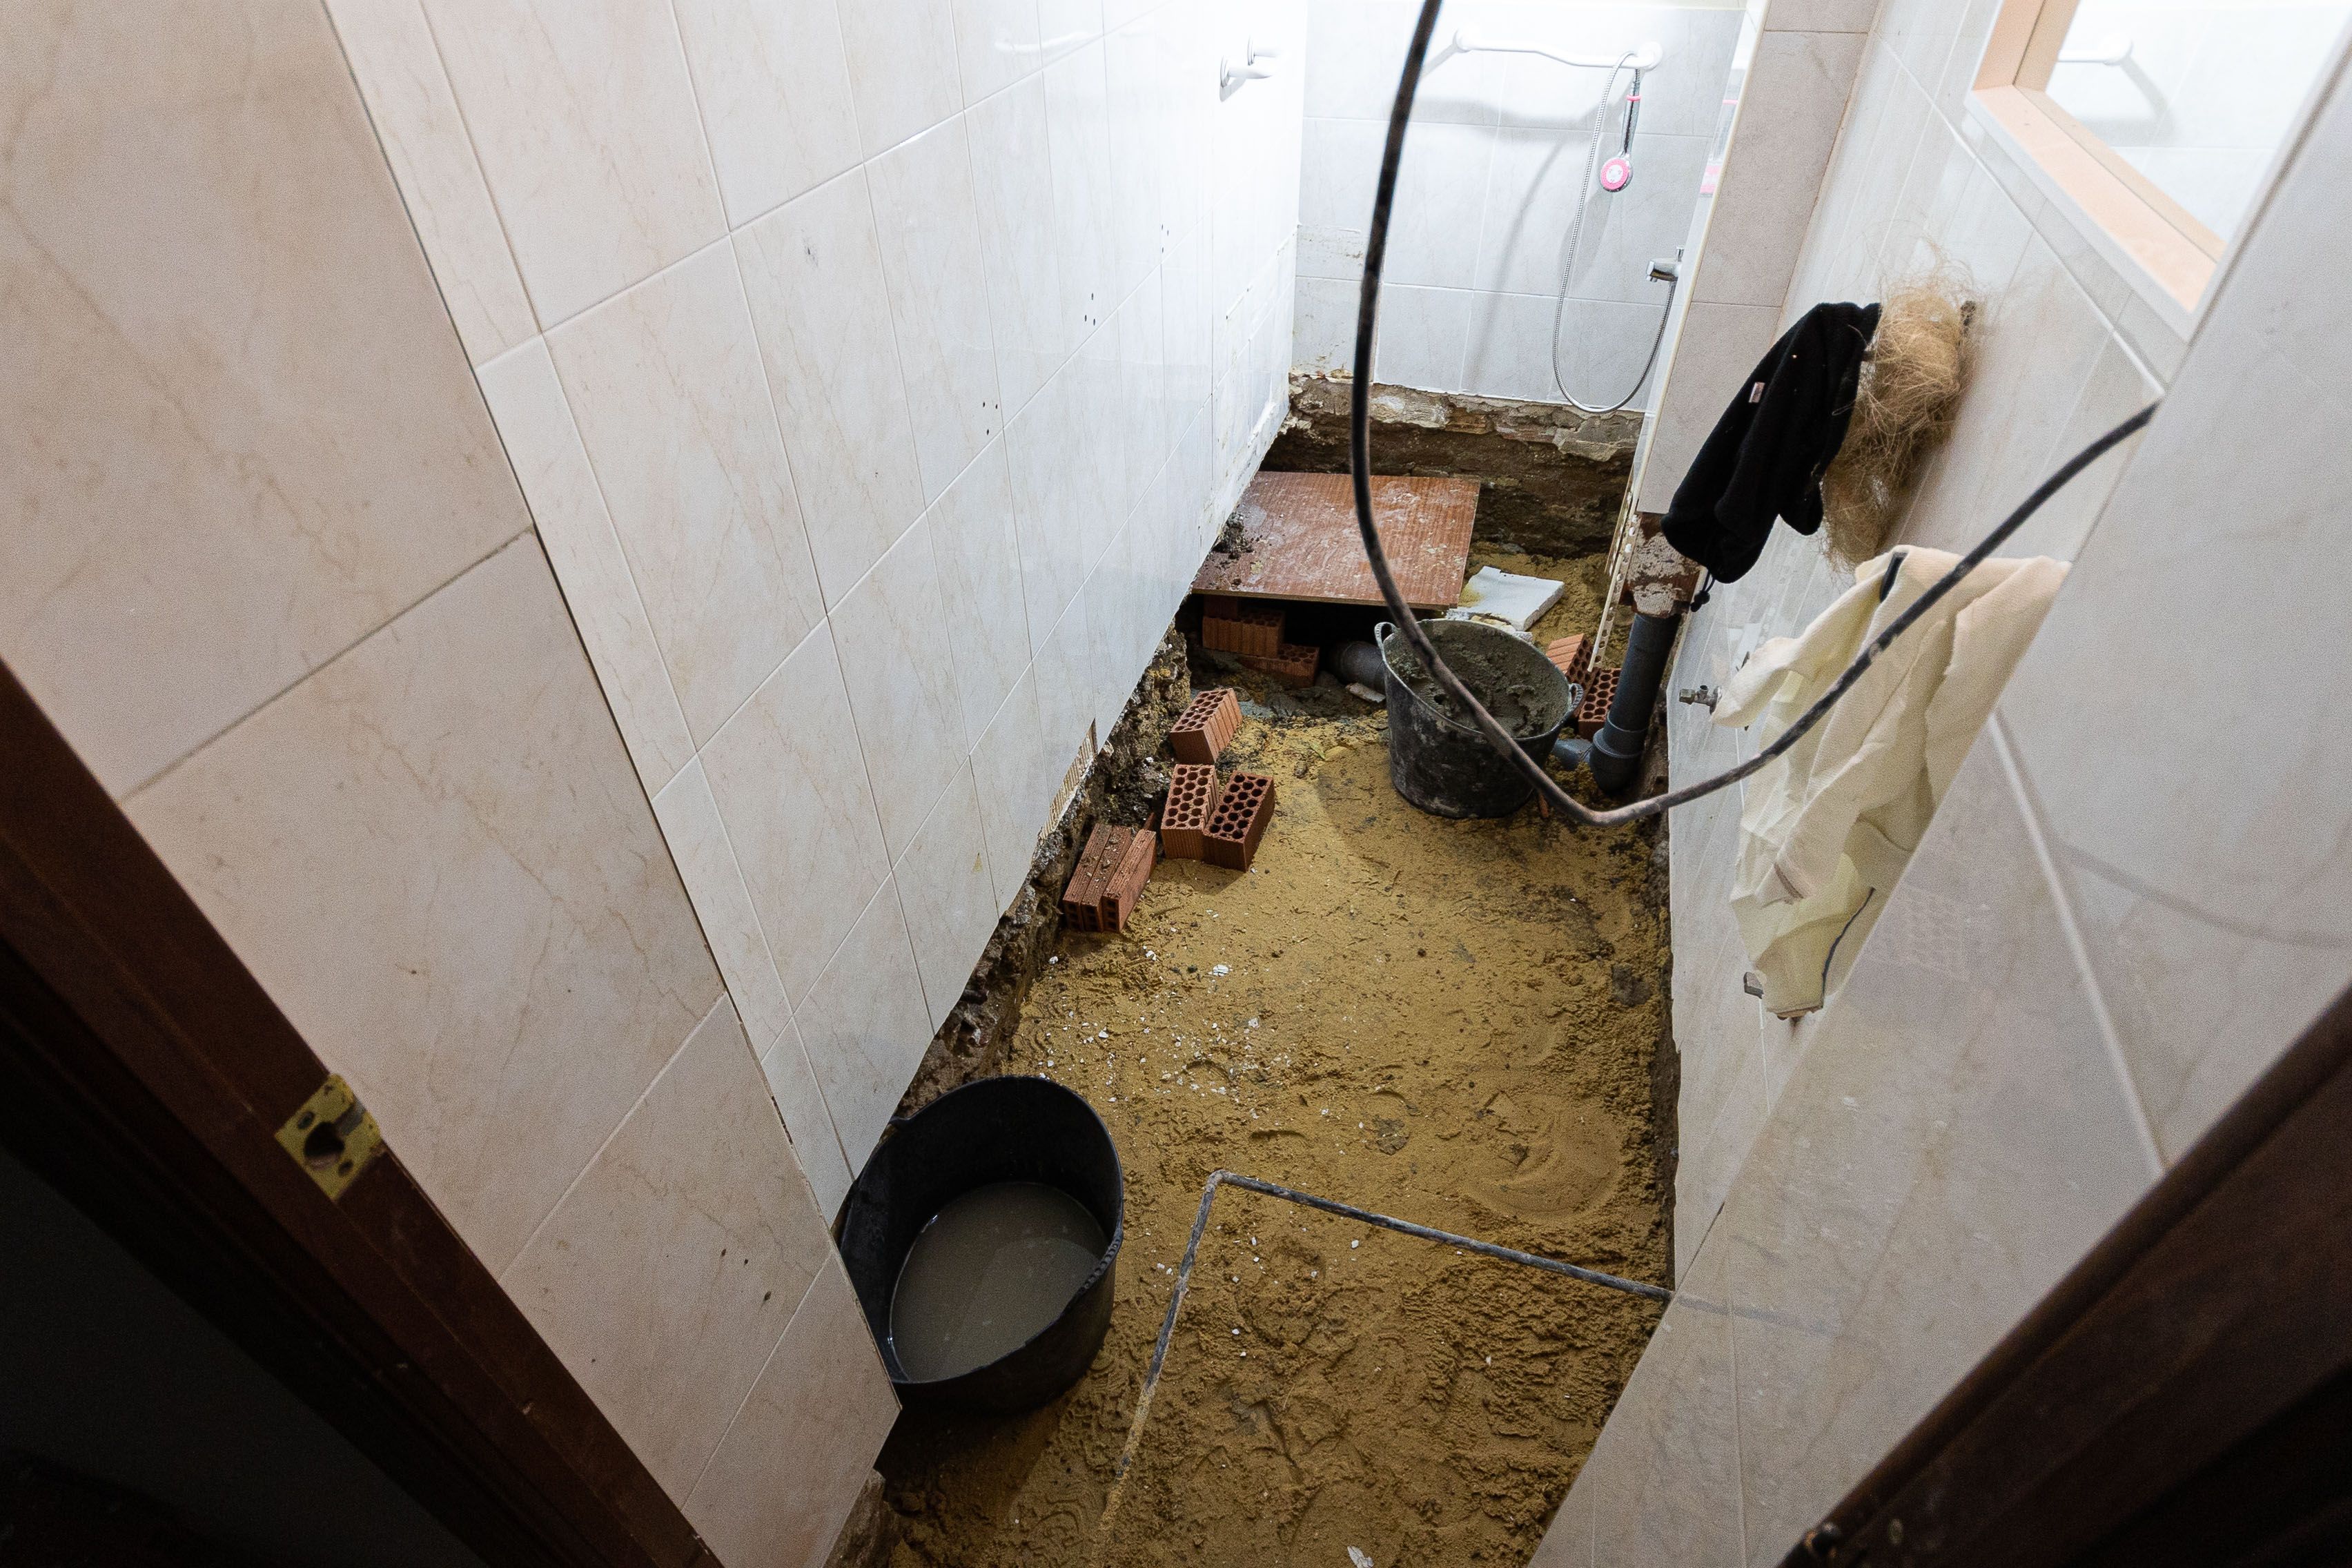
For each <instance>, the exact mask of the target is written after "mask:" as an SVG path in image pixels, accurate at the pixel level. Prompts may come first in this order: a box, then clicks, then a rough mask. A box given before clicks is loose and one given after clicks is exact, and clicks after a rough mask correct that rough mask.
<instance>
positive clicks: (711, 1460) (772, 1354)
mask: <svg viewBox="0 0 2352 1568" xmlns="http://www.w3.org/2000/svg"><path fill="white" fill-rule="evenodd" d="M826 1247H827V1250H828V1251H830V1250H831V1242H830V1240H828V1242H827V1244H826ZM824 1261H825V1260H824V1258H819V1259H817V1265H816V1267H815V1268H813V1269H811V1270H810V1271H809V1282H808V1283H807V1284H806V1285H803V1286H802V1287H801V1299H800V1300H797V1301H795V1302H793V1310H791V1311H789V1312H787V1313H785V1314H784V1326H783V1327H782V1328H781V1329H778V1330H777V1331H776V1342H775V1343H774V1344H772V1345H770V1346H769V1347H768V1353H767V1354H766V1355H764V1356H762V1357H761V1359H760V1370H759V1371H757V1372H755V1373H752V1374H751V1382H750V1383H748V1384H744V1385H743V1397H742V1398H741V1399H740V1400H737V1401H736V1402H735V1408H734V1409H733V1410H732V1411H730V1413H729V1414H728V1416H727V1425H726V1426H722V1427H720V1428H719V1441H717V1442H716V1443H713V1444H712V1445H711V1446H710V1452H709V1455H708V1456H707V1457H706V1458H704V1459H703V1461H702V1463H701V1464H700V1465H699V1466H698V1467H696V1468H695V1472H694V1479H692V1480H691V1481H688V1483H687V1486H686V1496H685V1497H683V1498H680V1499H679V1500H678V1505H679V1506H680V1507H681V1508H683V1507H684V1506H685V1505H686V1504H687V1503H688V1501H691V1500H693V1497H694V1494H695V1491H696V1489H698V1488H699V1487H700V1486H701V1485H702V1478H703V1477H704V1476H707V1475H709V1473H710V1467H711V1466H712V1465H713V1464H715V1463H717V1462H718V1459H719V1450H720V1449H721V1448H724V1447H727V1439H728V1438H730V1437H732V1436H734V1435H735V1428H736V1426H738V1425H739V1424H740V1422H741V1421H742V1419H743V1412H744V1411H746V1410H748V1409H750V1408H751V1395H753V1394H757V1393H758V1392H759V1391H760V1381H761V1379H762V1378H764V1377H766V1376H767V1375H768V1369H769V1368H770V1367H772V1366H773V1365H775V1363H776V1357H777V1356H779V1355H781V1354H782V1353H783V1349H784V1340H785V1338H786V1337H787V1336H788V1335H790V1334H791V1333H792V1331H793V1322H794V1321H797V1320H798V1319H799V1317H800V1315H801V1310H802V1309H803V1308H804V1307H806V1306H807V1305H808V1302H809V1298H810V1297H811V1296H813V1295H814V1294H815V1293H816V1282H817V1280H818V1279H819V1278H820V1277H821V1276H822V1275H823V1274H824Z"/></svg>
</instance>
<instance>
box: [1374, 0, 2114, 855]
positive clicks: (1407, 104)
mask: <svg viewBox="0 0 2352 1568" xmlns="http://www.w3.org/2000/svg"><path fill="white" fill-rule="evenodd" d="M1442 3H1443V0H1422V7H1421V20H1420V21H1419V22H1418V23H1417V24H1416V25H1415V26H1414V27H1413V31H1412V43H1411V44H1410V45H1409V46H1408V47H1407V48H1406V50H1405V58H1404V72H1403V74H1402V76H1401V77H1400V78H1399V79H1398V80H1397V94H1396V104H1395V107H1394V108H1392V109H1391V110H1390V111H1389V135H1388V143H1387V146H1386V147H1385V148H1384V149H1383V150H1382V152H1381V179H1380V184H1379V187H1378V189H1377V190H1376V192H1375V193H1374V195H1373V197H1372V223H1371V232H1370V237H1368V238H1367V240H1366V242H1365V246H1364V287H1363V292H1362V294H1361V295H1360V297H1359V300H1358V303H1357V309H1356V380H1355V390H1354V395H1353V396H1352V398H1351V399H1350V402H1349V410H1348V458H1349V468H1350V469H1351V470H1352V473H1353V477H1354V479H1355V486H1356V528H1357V531H1359V532H1360V533H1361V534H1362V535H1363V540H1364V554H1365V556H1366V558H1367V559H1369V560H1370V563H1371V567H1372V576H1373V577H1374V578H1375V579H1376V580H1377V581H1378V582H1379V583H1380V585H1381V598H1383V599H1385V600H1387V601H1388V606H1389V611H1390V614H1391V616H1393V617H1394V618H1395V621H1396V627H1397V630H1398V632H1399V633H1400V634H1401V635H1402V637H1404V639H1405V641H1406V642H1407V643H1409V644H1411V645H1412V650H1413V652H1414V653H1416V654H1417V655H1419V656H1420V658H1421V661H1422V663H1423V665H1424V666H1426V667H1427V668H1428V670H1429V672H1430V674H1431V675H1432V676H1433V678H1434V679H1436V681H1437V684H1438V685H1439V686H1440V687H1441V688H1443V689H1444V691H1445V694H1446V695H1447V696H1449V697H1451V698H1453V699H1454V701H1455V702H1457V703H1459V704H1461V708H1462V710H1463V711H1464V712H1465V713H1467V714H1469V715H1470V718H1471V720H1472V721H1473V722H1475V724H1476V725H1477V727H1478V729H1479V731H1480V732H1481V733H1483V734H1484V735H1485V736H1486V740H1487V742H1488V743H1489V744H1490V745H1492V746H1493V747H1494V748H1495V750H1496V752H1497V753H1499V754H1500V755H1501V756H1502V757H1503V759H1504V760H1505V761H1506V762H1507V763H1509V764H1510V765H1511V766H1513V767H1515V768H1517V769H1518V770H1519V772H1520V773H1523V774H1525V775H1526V776H1527V777H1528V780H1529V781H1530V782H1532V783H1533V784H1534V785H1535V787H1536V789H1537V791H1538V794H1539V795H1541V796H1542V797H1543V798H1544V799H1545V800H1547V801H1549V803H1550V804H1551V805H1553V806H1555V807H1557V808H1558V809H1559V811H1560V812H1561V813H1563V814H1564V815H1565V816H1567V817H1568V819H1569V820H1570V821H1571V822H1577V823H1581V824H1582V825H1584V826H1587V827H1616V826H1622V825H1623V824H1625V823H1629V822H1639V821H1641V820H1642V819H1643V818H1644V817H1650V816H1661V815H1663V814H1664V813H1665V812H1668V811H1670V810H1672V809H1673V808H1674V807H1675V806H1678V805H1688V804H1689V803H1690V802H1692V801H1695V800H1698V799H1700V798H1702V797H1703V796H1706V795H1713V794H1714V793H1715V792H1716V791H1717V790H1719V789H1723V788H1725V787H1727V786H1728V785H1730V784H1738V782H1739V781H1740V780H1741V779H1744V778H1746V777H1748V775H1749V774H1750V773H1755V772H1756V771H1757V770H1758V769H1759V768H1761V767H1763V766H1764V765H1765V764H1766V763H1769V762H1770V761H1771V760H1772V759H1773V758H1775V757H1777V756H1779V755H1780V754H1781V753H1782V752H1786V751H1787V750H1788V749H1789V748H1790V747H1791V746H1793V745H1795V744H1796V743H1797V742H1798V741H1799V740H1800V739H1801V738H1802V736H1803V735H1804V733H1805V731H1808V730H1811V728H1812V727H1813V726H1814V725H1815V724H1818V723H1819V722H1821V721H1822V719H1823V718H1824V717H1825V716H1827V714H1828V713H1829V710H1831V709H1832V708H1833V707H1835V706H1836V705H1837V701H1838V700H1839V699H1840V698H1842V697H1843V696H1844V695H1845V694H1846V693H1847V692H1848V691H1851V690H1852V689H1853V685H1854V683H1855V682H1856V681H1858V680H1860V679H1862V675H1863V672H1864V670H1866V669H1868V668H1870V666H1871V663H1872V661H1873V660H1874V659H1876V658H1878V656H1879V655H1880V654H1882V653H1884V652H1885V651H1886V649H1887V647H1888V645H1890V644H1892V643H1893V642H1894V641H1895V638H1896V637H1901V636H1902V635H1903V634H1904V633H1905V632H1906V631H1908V630H1909V629H1910V628H1911V627H1912V626H1915V625H1916V624H1917V623H1918V620H1919V618H1920V617H1921V616H1924V615H1926V614H1927V612H1928V610H1929V609H1931V608H1933V607H1934V605H1935V604H1936V602H1937V600H1939V599H1941V598H1942V597H1943V596H1944V595H1947V594H1948V593H1950V592H1951V591H1952V590H1953V589H1954V588H1956V587H1958V585H1959V584H1960V582H1961V580H1962V579H1963V578H1965V577H1967V576H1968V574H1969V573H1971V572H1973V571H1975V570H1976V569H1977V567H1978V566H1979V565H1980V564H1982V563H1983V562H1984V561H1985V560H1986V559H1987V558H1988V557H1990V555H1991V554H1992V552H1994V551H1995V550H1996V549H1998V548H2000V545H2001V543H2002V542H2004V541H2006V540H2007V539H2008V538H2009V537H2010V535H2011V534H2013V533H2015V532H2016V531H2018V530H2019V529H2020V528H2021V527H2022V526H2024V523H2025V520H2026V519H2027V518H2030V517H2032V515H2033V514H2034V512H2035V511H2037V510H2040V508H2041V506H2042V503H2043V502H2044V501H2047V500H2049V499H2050V498H2051V497H2052V496H2053V495H2056V494H2057V493H2058V492H2059V491H2060V490H2061V489H2064V488H2065V486H2066V484H2067V482H2068V481H2069V480H2071V479H2074V476H2075V475H2077V474H2079V473H2081V472H2082V471H2083V470H2084V468H2089V467H2090V466H2091V465H2092V464H2093V463H2095V462H2096V461H2098V459H2099V458H2102V457H2104V456H2105V454H2106V453H2107V452H2108V450H2109V449H2111V448H2112V447H2115V446H2116V444H2117V443H2119V442H2121V441H2123V440H2125V439H2126V438H2128V437H2130V436H2131V435H2132V434H2133V433H2134V432H2136V431H2137V430H2139V429H2140V428H2142V427H2143V426H2146V425H2147V422H2148V419H2149V418H2150V417H2151V416H2153V415H2154V414H2155V413H2156V409H2157V405H2155V404H2152V403H2151V404H2149V405H2147V407H2146V408H2143V409H2141V410H2140V411H2139V412H2138V413H2137V414H2135V415H2133V416H2131V417H2130V418H2128V419H2126V420H2125V421H2124V422H2123V423H2122V424H2120V425H2118V426H2116V427H2115V428H2114V429H2112V430H2110V431H2108V432H2107V433H2106V434H2105V435H2104V436H2102V437H2099V438H2098V439H2097V440H2095V441H2094V442H2092V443H2091V444H2090V445H2089V446H2087V447H2084V448H2083V449H2082V450H2081V451H2079V452H2077V453H2075V454H2074V457H2072V458H2069V459H2067V461H2066V463H2065V465H2064V466H2063V467H2062V468H2059V469H2058V471H2057V472H2056V473H2054V474H2052V475H2051V476H2050V477H2049V478H2048V479H2044V480H2042V483H2041V484H2040V485H2038V486H2036V487H2035V488H2034V490H2033V493H2032V495H2030V496H2027V497H2026V498H2025V500H2023V501H2021V502H2020V503H2019V505H2018V508H2017V510H2015V511H2012V512H2011V513H2010V514H2009V516H2008V517H2007V518H2006V519H2005V520H2003V521H2002V522H2001V524H2000V527H1998V528H1996V529H1994V530H1993V531H1991V532H1990V533H1988V534H1986V535H1985V537H1984V538H1983V540H1982V541H1981V542H1979V543H1978V545H1977V547H1976V548H1975V549H1973V550H1971V551H1969V552H1968V553H1967V554H1966V555H1963V556H1961V557H1960V560H1959V563H1958V565H1956V566H1954V567H1953V568H1952V569H1951V570H1950V571H1949V572H1947V573H1946V574H1944V575H1943V576H1942V577H1941V578H1939V579H1938V580H1937V582H1936V584H1935V585H1934V586H1932V587H1930V588H1929V589H1928V590H1927V592H1926V593H1924V594H1922V595H1919V597H1918V598H1917V599H1916V601H1915V602H1913V604H1912V605H1910V606H1909V607H1908V608H1907V609H1906V610H1905V611H1904V612H1903V613H1902V614H1901V615H1899V616H1895V620H1894V623H1893V624H1892V625H1890V626H1888V627H1887V628H1886V629H1885V631H1883V632H1881V633H1879V634H1878V636H1877V637H1874V639H1872V641H1871V643H1870V646H1869V647H1865V648H1864V649H1863V650H1862V651H1861V652H1860V653H1859V654H1856V655H1855V656H1854V660H1853V663H1852V664H1850V665H1848V666H1846V668H1845V673H1843V675H1841V676H1839V677H1838V679H1837V682H1836V684H1834V685H1833V686H1832V687H1831V688H1830V689H1828V690H1827V691H1825V692H1823V693H1822V696H1821V699H1820V700H1818V701H1816V702H1815V703H1814V704H1813V705H1812V706H1811V708H1808V709H1806V710H1805V711H1804V713H1803V715H1802V716H1801V718H1799V719H1798V720H1797V721H1796V722H1795V723H1793V724H1791V725H1790V726H1789V728H1788V729H1787V730H1785V731H1781V733H1780V735H1779V736H1778V737H1777V738H1776V739H1775V740H1774V741H1773V742H1771V744H1769V745H1768V746H1766V747H1764V748H1763V749H1762V750H1760V751H1759V752H1757V753H1756V754H1755V755H1754V756H1752V757H1750V758H1748V760H1747V761H1746V762H1744V763H1740V764H1739V765H1738V767H1734V768H1727V769H1726V770H1725V771H1724V772H1722V773H1717V774H1716V775H1715V776H1714V777H1713V778H1709V779H1702V780H1700V781H1699V782H1698V783H1696V784H1685V785H1684V786H1683V787H1682V788H1680V789H1671V790H1667V791H1665V792H1664V793H1663V794H1660V795H1651V796H1649V797H1648V798H1647V799H1643V800H1637V801H1633V802H1630V803H1628V804H1627V805H1620V806H1615V807H1612V808H1611V809H1608V810H1605V811H1595V810H1593V809H1592V808H1591V806H1589V805H1585V804H1584V803H1583V802H1582V801H1580V800H1578V799H1577V798H1576V797H1575V796H1574V795H1570V794H1569V793H1568V791H1566V790H1565V789H1562V788H1561V787H1560V786H1559V784H1558V783H1557V782H1555V781H1554V780H1553V778H1552V776H1551V775H1550V774H1549V773H1546V772H1545V771H1544V768H1543V764H1542V763H1538V762H1537V761H1536V760H1535V759H1534V758H1533V757H1530V756H1529V755H1528V753H1527V752H1526V751H1525V750H1524V749H1523V748H1522V747H1521V746H1520V745H1519V743H1518V742H1517V741H1516V740H1514V739H1512V737H1511V733H1510V731H1507V730H1506V729H1504V728H1503V726H1502V724H1501V723H1500V722H1499V721H1496V718H1495V716H1494V715H1493V714H1492V713H1489V712H1487V711H1486V708H1485V706H1484V705H1483V704H1481V703H1480V702H1479V700H1477V699H1476V698H1475V697H1473V696H1472V695H1471V694H1470V689H1469V688H1468V687H1466V686H1465V685H1463V684H1462V679H1461V677H1459V676H1457V675H1455V674H1454V671H1453V670H1451V669H1449V668H1446V664H1445V661H1444V659H1443V658H1439V657H1438V654H1437V648H1436V647H1435V646H1434V645H1433V643H1431V641H1430V640H1429V634H1428V633H1427V632H1425V631H1423V629H1422V626H1421V621H1420V619H1419V618H1418V617H1417V616H1414V615H1413V613H1412V605H1408V604H1406V603H1405V601H1404V595H1402V593H1400V592H1399V591H1398V589H1397V584H1396V577H1395V575H1394V574H1392V573H1391V572H1390V570H1389V559H1388V553H1387V552H1386V551H1385V550H1383V549H1382V548H1381V535H1380V530H1379V528H1378V527H1376V526H1375V525H1374V523H1373V521H1372V341H1373V336H1374V328H1375V327H1376V326H1377V324H1378V322H1379V320H1380V304H1381V268H1382V266H1383V264H1384V263H1385V261H1386V258H1387V255H1388V244H1389V209H1390V206H1391V204H1392V203H1393V202H1394V201H1395V199H1396V184H1397V169H1398V166H1399V164H1400V163H1402V161H1403V157H1404V133H1405V128H1406V126H1407V125H1408V124H1409V123H1410V122H1411V121H1412V100H1413V97H1414V95H1415V94H1416V93H1417V92H1418V91H1419V90H1420V89H1421V70H1422V65H1423V61H1424V60H1426V59H1427V58H1428V56H1429V41H1430V37H1431V35H1432V34H1433V32H1434V31H1435V30H1436V26H1437V12H1438V8H1439V6H1440V5H1441V4H1442ZM1593 652H1594V655H1595V656H1596V657H1597V656H1598V655H1599V654H1600V652H1601V650H1600V649H1598V648H1595V649H1594V650H1593Z"/></svg>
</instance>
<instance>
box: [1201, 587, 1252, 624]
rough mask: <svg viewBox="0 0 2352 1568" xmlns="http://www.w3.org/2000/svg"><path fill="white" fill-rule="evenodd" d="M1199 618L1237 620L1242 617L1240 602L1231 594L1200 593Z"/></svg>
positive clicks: (1206, 619)
mask: <svg viewBox="0 0 2352 1568" xmlns="http://www.w3.org/2000/svg"><path fill="white" fill-rule="evenodd" d="M1201 618H1202V620H1204V621H1237V620H1240V619H1241V618H1242V602H1241V601H1240V600H1239V599H1236V598H1234V596H1233V595H1231V594H1203V595H1201Z"/></svg>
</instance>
